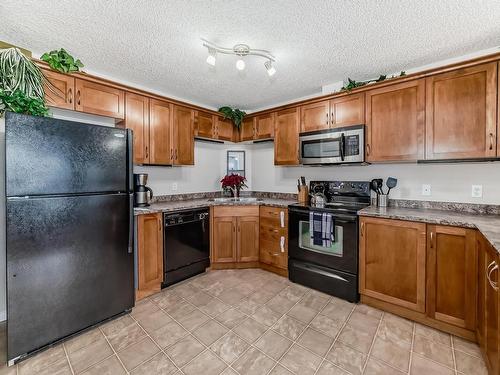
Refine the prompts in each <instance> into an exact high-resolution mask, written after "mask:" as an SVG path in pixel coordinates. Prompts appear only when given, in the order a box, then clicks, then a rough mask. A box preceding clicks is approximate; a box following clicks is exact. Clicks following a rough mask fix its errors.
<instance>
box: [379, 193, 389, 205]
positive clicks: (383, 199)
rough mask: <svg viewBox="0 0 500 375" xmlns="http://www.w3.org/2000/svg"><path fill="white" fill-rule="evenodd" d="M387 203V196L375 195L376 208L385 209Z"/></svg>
mask: <svg viewBox="0 0 500 375" xmlns="http://www.w3.org/2000/svg"><path fill="white" fill-rule="evenodd" d="M388 203H389V195H387V194H377V206H378V207H387V204H388Z"/></svg>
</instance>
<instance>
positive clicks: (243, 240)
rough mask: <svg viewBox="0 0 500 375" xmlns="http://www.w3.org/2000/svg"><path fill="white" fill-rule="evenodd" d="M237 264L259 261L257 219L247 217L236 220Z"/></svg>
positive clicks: (256, 217)
mask: <svg viewBox="0 0 500 375" xmlns="http://www.w3.org/2000/svg"><path fill="white" fill-rule="evenodd" d="M237 226H238V243H237V249H238V252H237V259H238V262H258V261H259V217H258V216H255V217H252V216H247V217H238V218H237Z"/></svg>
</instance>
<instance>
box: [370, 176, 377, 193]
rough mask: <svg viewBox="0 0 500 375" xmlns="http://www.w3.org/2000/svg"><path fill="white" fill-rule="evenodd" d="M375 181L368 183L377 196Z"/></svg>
mask: <svg viewBox="0 0 500 375" xmlns="http://www.w3.org/2000/svg"><path fill="white" fill-rule="evenodd" d="M377 186H378V185H377V180H375V179H373V180H371V182H370V189H372V190H373V191H374V192H375V193H377V194H378V189H377Z"/></svg>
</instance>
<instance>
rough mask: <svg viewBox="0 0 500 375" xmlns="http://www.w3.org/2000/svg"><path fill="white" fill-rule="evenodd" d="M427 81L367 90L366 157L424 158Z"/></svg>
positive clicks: (371, 160)
mask: <svg viewBox="0 0 500 375" xmlns="http://www.w3.org/2000/svg"><path fill="white" fill-rule="evenodd" d="M424 131H425V80H424V79H420V80H416V81H410V82H404V83H399V84H395V85H390V86H386V87H382V88H379V89H374V90H369V91H367V92H366V159H367V161H369V162H376V161H400V160H418V159H423V158H424Z"/></svg>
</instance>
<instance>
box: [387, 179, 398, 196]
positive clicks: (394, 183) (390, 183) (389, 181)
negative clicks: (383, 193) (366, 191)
mask: <svg viewBox="0 0 500 375" xmlns="http://www.w3.org/2000/svg"><path fill="white" fill-rule="evenodd" d="M385 184H386V185H387V187H388V188H389V190H387V195H389V193H390V192H391V189H394V188H395V187H396V186H397V184H398V180H397V178H394V177H389V178H388V179H387V181H386V182H385Z"/></svg>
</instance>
